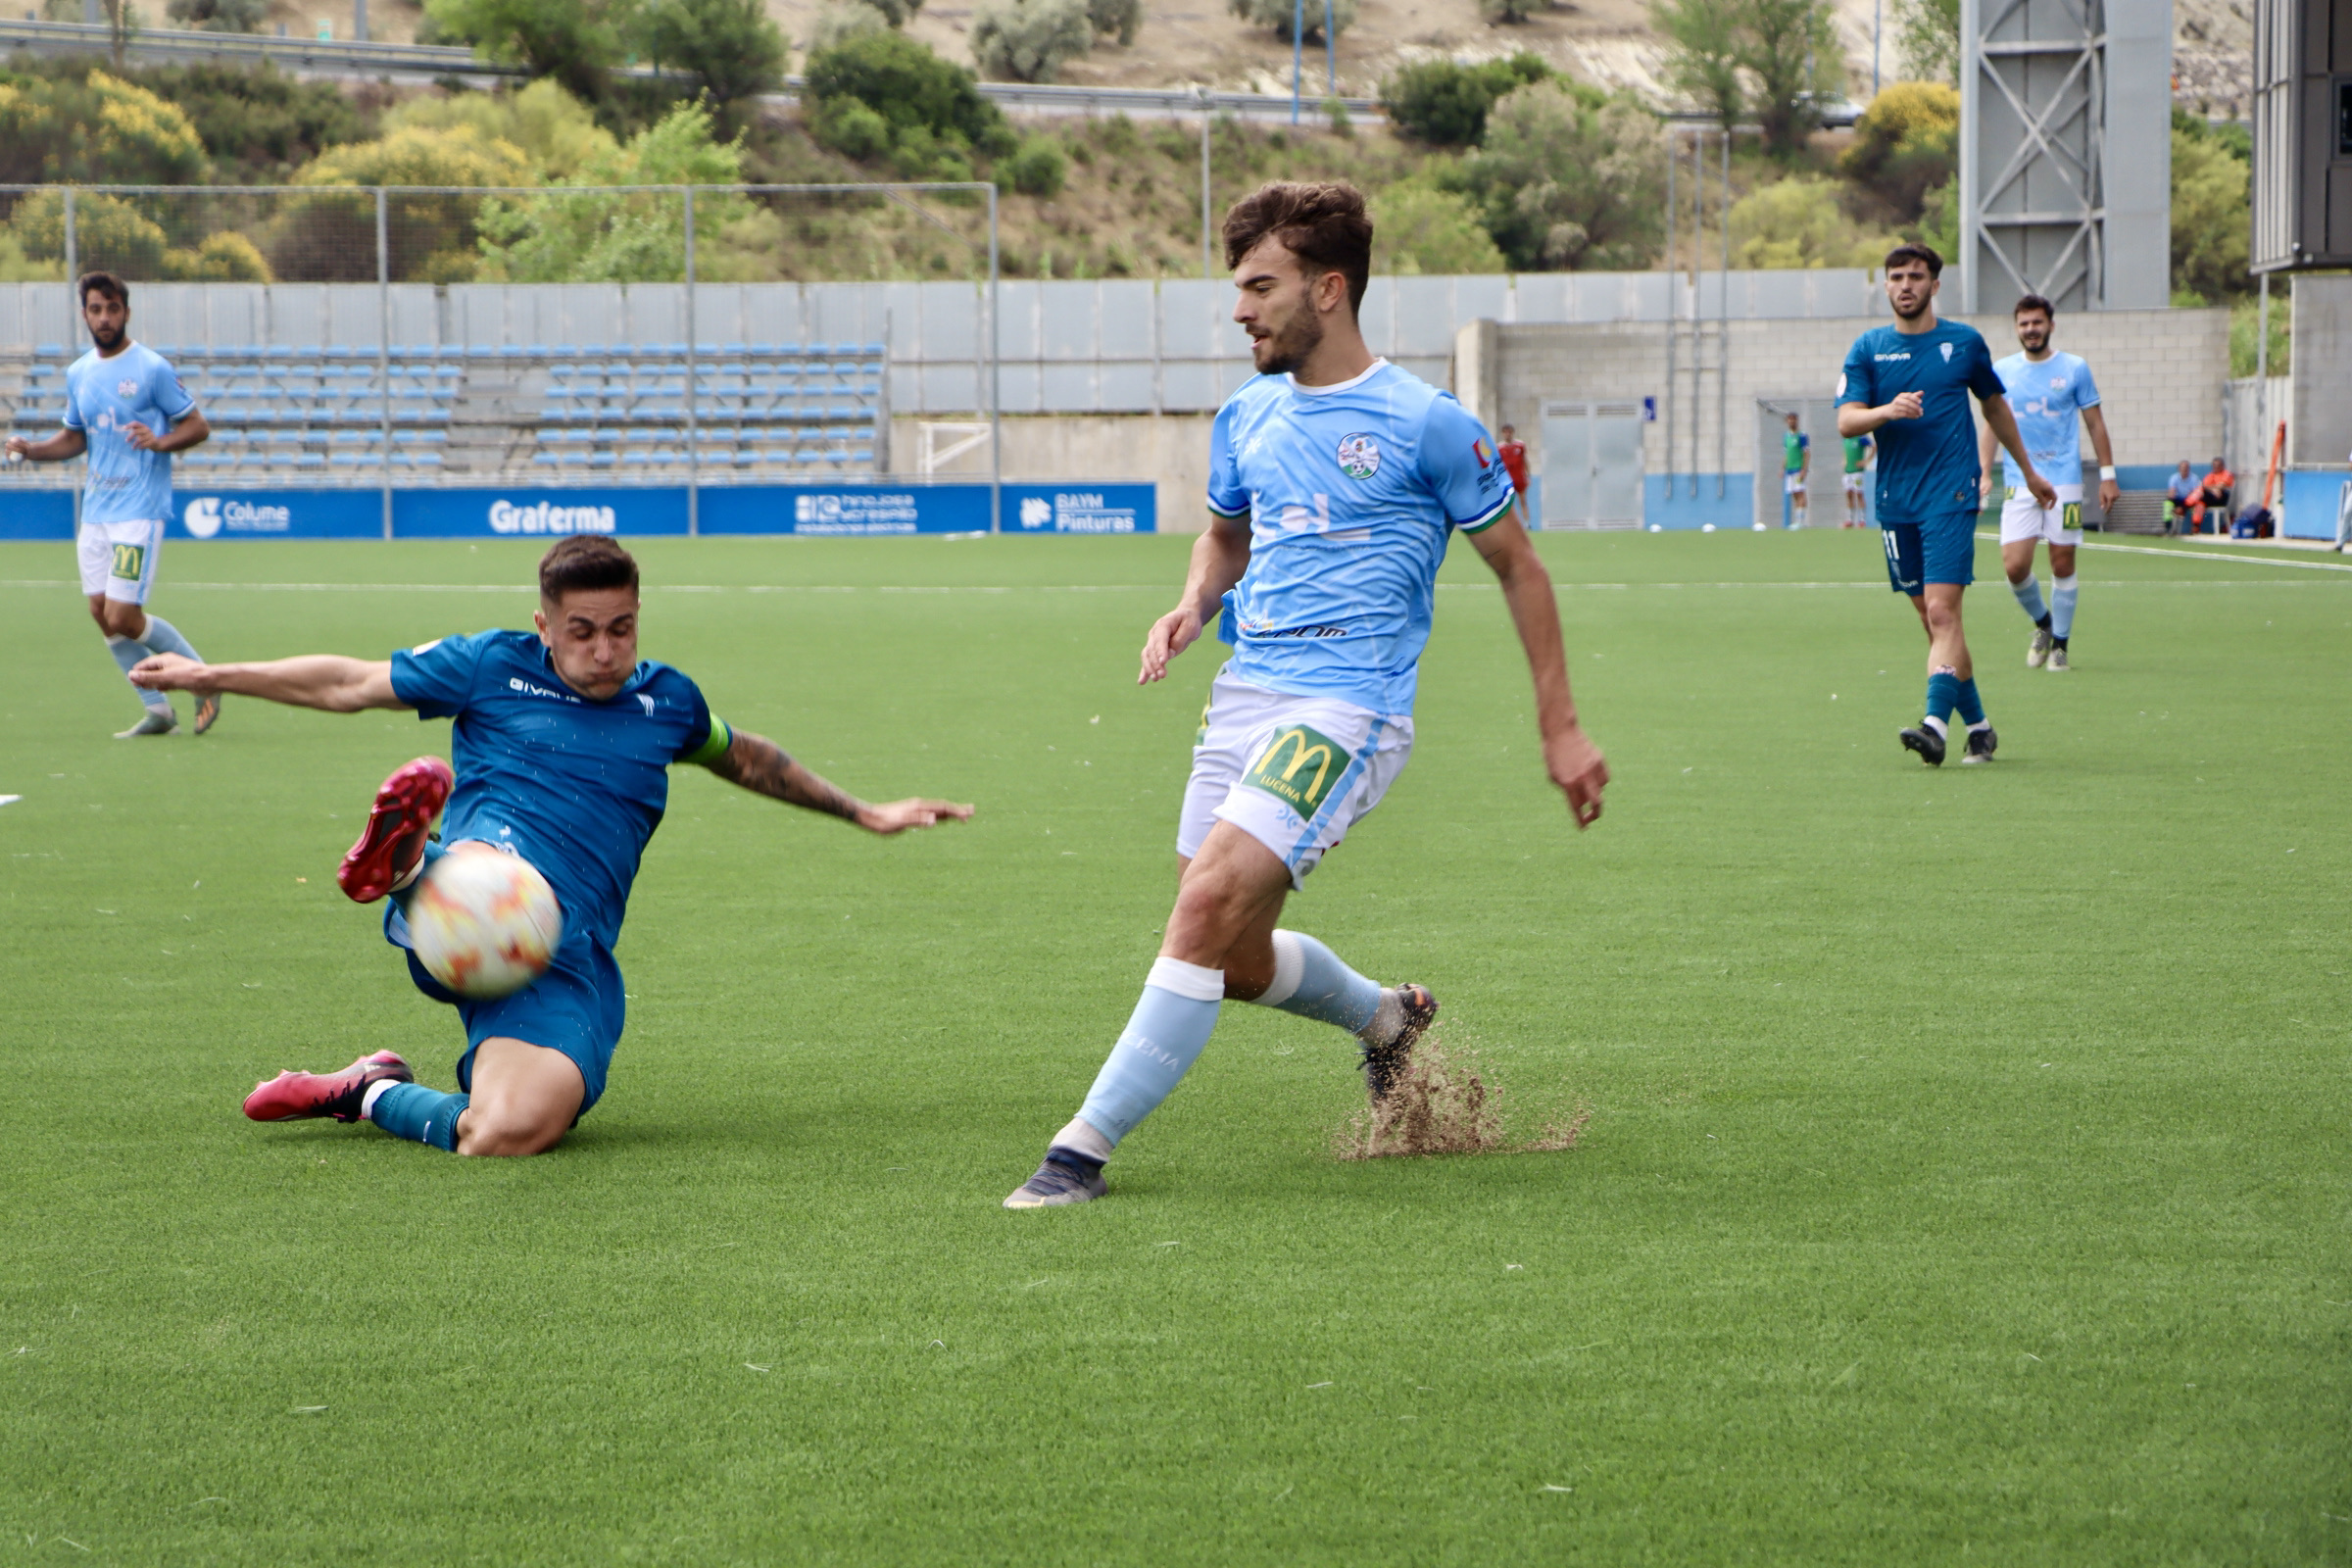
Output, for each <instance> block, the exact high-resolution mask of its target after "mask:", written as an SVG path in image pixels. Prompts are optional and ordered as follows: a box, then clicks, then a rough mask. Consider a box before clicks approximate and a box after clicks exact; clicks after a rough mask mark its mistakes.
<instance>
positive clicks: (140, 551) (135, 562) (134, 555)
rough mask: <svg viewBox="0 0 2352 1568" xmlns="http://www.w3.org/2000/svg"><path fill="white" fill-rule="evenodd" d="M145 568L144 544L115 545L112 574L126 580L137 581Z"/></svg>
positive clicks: (145, 550) (145, 552) (145, 549)
mask: <svg viewBox="0 0 2352 1568" xmlns="http://www.w3.org/2000/svg"><path fill="white" fill-rule="evenodd" d="M146 569H147V547H146V546H145V545H117V546H115V567H114V574H115V575H116V576H118V577H121V578H123V580H125V581H127V582H137V581H138V580H139V577H140V575H141V574H142V573H144V572H145V571H146Z"/></svg>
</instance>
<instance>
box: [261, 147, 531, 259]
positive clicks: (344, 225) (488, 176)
mask: <svg viewBox="0 0 2352 1568" xmlns="http://www.w3.org/2000/svg"><path fill="white" fill-rule="evenodd" d="M535 182H536V181H535V178H534V176H533V173H532V170H531V163H530V158H529V156H528V155H527V154H525V153H524V152H523V150H522V149H521V148H519V147H517V146H515V144H514V143H513V142H510V141H506V140H504V139H502V138H498V137H491V136H485V135H483V134H482V133H481V131H479V130H478V129H476V128H475V127H474V126H472V125H469V124H460V125H451V126H448V127H447V128H440V129H436V128H433V127H430V126H425V125H403V126H400V127H398V128H397V129H394V130H393V131H391V132H390V133H388V134H386V135H383V136H380V137H378V138H376V139H375V140H373V141H364V142H354V143H352V144H351V145H349V146H347V147H331V148H329V149H327V150H326V151H325V152H323V153H320V154H319V156H318V157H317V158H314V159H312V160H311V161H310V162H309V163H308V164H305V165H304V166H303V167H302V168H301V169H299V170H297V171H295V173H294V183H295V184H296V185H297V186H307V187H310V190H309V192H308V193H307V194H305V195H304V196H302V197H301V198H300V199H298V200H296V201H294V202H292V203H289V204H287V205H286V206H284V207H282V208H281V209H280V210H279V211H278V212H277V213H276V214H275V215H274V217H273V218H272V219H271V221H270V226H269V228H268V229H267V231H265V232H264V234H263V235H262V246H263V249H264V251H265V252H266V253H267V254H268V255H269V257H270V266H271V267H272V268H273V269H274V270H276V272H277V274H278V275H279V276H280V277H288V276H291V277H297V278H302V279H305V280H317V281H327V282H334V281H349V282H361V281H367V280H370V279H372V278H373V277H374V276H375V198H374V196H373V195H372V194H371V193H368V192H367V191H365V190H355V191H351V192H349V193H348V194H343V193H339V192H337V191H336V190H335V189H334V188H333V187H337V186H362V187H365V186H369V185H396V186H397V185H460V186H466V185H528V184H533V183H535ZM482 207H483V201H482V198H480V197H478V196H466V195H450V194H443V193H438V192H436V193H432V194H427V193H424V192H421V191H419V192H417V193H414V194H406V193H402V192H399V191H395V192H393V194H392V197H391V202H390V208H389V216H390V220H391V221H390V223H389V225H388V227H387V232H386V237H387V239H388V241H389V244H390V249H391V255H390V258H389V260H390V262H391V268H392V276H393V278H394V279H395V280H413V281H417V282H433V283H453V282H464V281H466V280H467V279H469V278H471V277H472V276H473V275H474V270H475V269H476V267H477V265H478V262H479V252H478V251H477V249H476V248H475V235H476V226H475V225H476V222H477V219H478V215H479V214H480V212H481V210H482Z"/></svg>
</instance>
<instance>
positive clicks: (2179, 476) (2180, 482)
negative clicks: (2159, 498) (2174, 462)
mask: <svg viewBox="0 0 2352 1568" xmlns="http://www.w3.org/2000/svg"><path fill="white" fill-rule="evenodd" d="M2196 496H2197V480H2196V476H2195V475H2194V474H2192V473H2190V472H2189V471H2188V460H2187V459H2186V458H2182V459H2181V460H2180V471H2179V472H2177V473H2175V474H2174V475H2173V476H2172V478H2171V479H2170V480H2169V481H2168V482H2167V483H2166V484H2165V487H2164V520H2165V522H2166V524H2167V525H2168V531H2171V532H2175V533H2178V532H2180V531H2181V529H2182V525H2183V524H2184V523H2185V522H2186V521H2187V519H2188V513H2189V506H2190V504H2191V503H2192V502H2194V501H2195V500H2196Z"/></svg>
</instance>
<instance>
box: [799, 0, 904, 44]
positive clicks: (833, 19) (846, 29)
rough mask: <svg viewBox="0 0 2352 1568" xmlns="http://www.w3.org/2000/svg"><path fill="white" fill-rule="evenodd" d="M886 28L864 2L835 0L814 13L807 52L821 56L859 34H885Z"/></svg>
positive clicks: (887, 24) (886, 22) (884, 20)
mask: <svg viewBox="0 0 2352 1568" xmlns="http://www.w3.org/2000/svg"><path fill="white" fill-rule="evenodd" d="M890 26H891V21H890V19H889V18H888V17H886V16H884V15H883V14H882V13H881V11H879V10H878V9H876V8H875V7H873V6H869V5H867V4H866V3H865V0H838V3H836V4H833V5H828V6H826V7H825V8H824V9H823V10H822V11H819V12H818V13H817V14H816V25H815V26H813V27H811V28H810V29H809V53H810V54H821V53H823V52H824V51H825V50H828V49H833V48H837V47H839V46H840V45H842V44H845V43H848V42H849V41H850V40H851V39H852V38H855V37H857V36H858V34H859V33H862V32H885V31H888V30H889V28H890Z"/></svg>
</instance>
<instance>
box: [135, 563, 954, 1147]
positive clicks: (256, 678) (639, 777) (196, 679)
mask: <svg viewBox="0 0 2352 1568" xmlns="http://www.w3.org/2000/svg"><path fill="white" fill-rule="evenodd" d="M637 610H638V599H637V563H636V562H635V561H634V560H633V559H631V557H630V556H629V553H628V552H627V551H625V550H623V549H621V547H620V546H619V545H617V544H615V543H614V542H613V541H612V540H611V539H606V538H602V537H598V536H595V535H576V536H574V537H572V538H568V539H565V540H564V541H562V542H561V543H559V544H558V545H557V546H556V547H555V548H554V549H552V550H550V551H549V552H548V553H547V555H546V557H545V558H544V559H543V560H542V561H541V562H540V564H539V610H538V613H536V614H535V615H533V617H532V620H533V623H534V625H535V627H536V631H535V633H534V632H522V631H485V632H476V633H474V634H473V635H472V636H468V637H445V638H442V639H441V640H440V641H438V642H431V643H426V644H424V645H423V646H422V647H420V648H415V649H411V650H410V651H408V652H406V653H400V654H394V655H393V656H392V657H391V658H390V659H389V660H384V661H380V662H368V661H366V660H358V659H345V658H341V657H338V656H336V655H331V654H314V655H310V656H307V657H303V658H298V659H280V660H276V661H273V662H269V663H261V664H201V663H197V662H194V661H192V660H188V659H184V658H181V657H179V656H177V655H158V656H157V657H155V658H153V659H150V660H148V661H146V662H143V663H141V664H140V665H139V666H138V667H137V669H136V671H135V672H134V677H133V678H134V679H136V680H137V681H138V682H139V684H141V685H143V686H150V687H153V688H155V689H157V690H164V691H190V692H196V693H199V694H211V693H216V692H234V693H237V694H239V695H240V696H247V697H261V698H267V699H269V700H270V701H271V702H277V703H286V704H290V705H292V706H294V707H298V708H318V709H324V710H326V711H330V712H341V713H349V712H358V711H362V710H365V709H371V708H392V709H399V708H409V709H415V710H416V711H417V716H418V717H420V718H451V719H455V720H456V723H455V725H454V726H453V727H452V730H451V742H452V748H451V749H452V755H453V756H454V757H455V758H456V760H457V767H456V769H455V772H454V774H453V772H452V769H451V767H450V765H449V764H448V763H446V762H444V761H442V760H440V759H439V758H437V757H420V758H418V759H417V760H415V761H413V762H410V763H408V764H406V765H404V766H403V767H401V768H400V769H398V770H397V771H395V772H394V773H393V775H392V776H391V777H390V778H388V779H386V780H385V781H384V784H383V787H382V788H381V789H380V790H378V791H377V792H376V798H375V807H374V809H373V810H372V811H371V812H370V813H369V815H368V827H367V830H366V831H365V832H364V833H362V834H361V836H360V841H359V843H357V844H356V845H354V846H353V847H352V850H351V853H350V854H349V855H347V856H345V857H344V859H343V864H342V866H341V868H340V869H339V870H337V872H336V873H335V880H336V881H337V882H338V883H340V884H341V885H342V888H343V891H344V892H345V893H346V894H348V895H350V897H351V898H352V899H353V900H355V901H356V902H358V903H361V904H371V903H373V902H375V901H376V900H377V899H381V898H383V897H385V896H386V895H387V894H389V895H390V896H391V899H392V905H391V907H389V908H387V909H386V910H385V912H384V935H385V937H386V939H387V940H388V941H390V942H391V943H392V944H393V945H394V946H395V947H399V948H403V949H407V948H408V947H409V943H408V941H407V937H408V924H407V921H406V919H405V918H404V917H403V912H402V911H403V907H404V905H405V903H406V898H405V895H406V894H407V893H408V891H409V890H410V889H412V888H414V887H415V886H416V885H417V878H418V877H419V876H420V875H422V874H423V871H424V868H425V866H426V865H427V864H428V863H429V862H430V860H431V859H432V858H435V857H437V856H439V855H441V854H443V853H454V854H496V853H499V852H501V851H504V852H505V853H507V854H511V855H517V856H520V857H521V858H523V859H525V860H527V861H529V862H530V863H531V864H532V865H534V866H536V867H537V868H538V869H539V871H540V873H541V874H542V875H544V876H545V877H546V878H547V880H548V883H549V885H550V886H552V887H553V888H554V889H555V892H556V897H557V899H558V901H559V902H560V903H561V904H562V905H563V907H564V936H563V941H562V943H561V945H560V946H559V947H558V948H557V951H556V955H555V960H554V962H553V963H552V964H551V965H550V966H549V968H548V971H547V972H546V973H545V974H543V975H541V976H540V977H539V979H538V980H536V981H535V982H533V983H532V984H531V985H529V986H526V987H524V988H523V989H522V990H520V991H517V992H515V994H514V995H513V996H509V997H502V998H500V999H498V1000H497V1001H493V1002H477V1001H472V1000H468V999H465V998H461V997H458V996H456V995H454V994H452V993H451V992H449V991H446V990H444V989H443V988H442V987H441V986H440V985H439V984H438V983H437V982H436V981H434V980H433V978H432V977H431V976H430V975H428V974H427V973H425V971H424V967H423V965H421V964H420V963H418V962H417V956H416V954H415V953H414V952H410V953H409V954H408V961H409V972H410V975H411V976H412V978H414V979H415V980H416V982H417V988H418V989H419V990H421V991H423V992H424V993H425V995H427V996H429V997H431V998H432V999H433V1000H434V1001H436V1002H446V1003H450V1004H453V1005H456V1006H457V1008H458V1011H459V1014H460V1016H461V1017H463V1018H464V1020H465V1024H466V1054H464V1055H463V1056H462V1057H460V1058H459V1061H458V1085H459V1089H460V1091H461V1092H460V1093H458V1094H454V1095H445V1094H440V1093H437V1092H436V1091H433V1090H430V1089H427V1088H425V1087H423V1086H422V1085H421V1084H418V1083H416V1082H415V1081H414V1075H413V1074H412V1073H411V1072H410V1071H409V1066H408V1063H407V1062H405V1061H403V1060H402V1059H401V1058H400V1057H399V1056H398V1055H397V1054H393V1053H392V1052H389V1051H380V1052H377V1053H375V1054H373V1055H369V1056H363V1057H361V1058H360V1059H359V1060H358V1061H355V1062H353V1063H352V1064H351V1065H350V1066H348V1067H346V1068H344V1069H343V1070H342V1071H340V1072H335V1073H307V1072H287V1073H280V1074H279V1075H278V1076H277V1077H276V1078H274V1079H271V1080H270V1081H269V1082H266V1083H264V1084H261V1085H260V1086H258V1087H257V1088H256V1089H255V1090H254V1092H253V1093H252V1095H250V1096H249V1097H247V1099H246V1102H245V1113H246V1114H247V1115H248V1116H251V1117H253V1118H254V1119H255V1120H256V1121H283V1120H287V1119H289V1118H292V1117H299V1116H332V1117H334V1118H335V1119H336V1120H337V1121H372V1122H374V1123H375V1124H376V1125H377V1126H378V1127H380V1128H382V1129H383V1130H384V1131H386V1132H388V1133H392V1134H394V1135H395V1136H398V1137H402V1138H408V1139H412V1140H414V1141H416V1142H417V1143H420V1144H431V1145H432V1146H433V1147H434V1148H436V1149H444V1150H448V1151H450V1152H455V1153H460V1154H536V1153H540V1152H544V1151H546V1150H548V1149H552V1148H553V1147H555V1145H556V1143H557V1142H558V1141H559V1140H561V1139H562V1138H563V1136H564V1132H565V1130H566V1129H568V1128H569V1127H570V1126H571V1125H572V1123H573V1122H575V1121H577V1120H578V1119H579V1118H580V1117H581V1116H582V1115H584V1114H586V1113H587V1111H588V1108H589V1107H590V1106H592V1105H594V1104H595V1103H596V1102H597V1098H598V1097H599V1096H600V1095H602V1094H603V1093H604V1090H605V1074H606V1070H607V1068H608V1067H609V1066H610V1065H611V1063H612V1060H613V1048H614V1047H615V1046H616V1045H618V1044H619V1041H620V1033H621V1026H622V1023H623V1014H624V1009H625V1002H624V998H623V993H622V991H621V978H620V968H619V965H618V964H616V963H615V962H614V961H613V946H614V944H615V943H617V942H618V941H619V939H620V922H621V917H622V915H623V914H624V913H625V912H626V910H627V907H628V899H629V887H630V885H631V883H633V882H634V881H635V880H636V876H637V864H638V860H639V858H641V857H642V856H643V855H644V853H645V846H646V842H647V841H648V840H649V839H651V838H652V837H653V835H654V829H655V828H657V827H659V826H660V825H661V822H662V811H663V809H664V808H665V807H666V805H667V803H668V795H669V775H668V769H669V766H670V764H671V763H673V762H692V763H696V764H698V765H700V766H703V767H707V768H709V769H710V770H711V772H713V773H716V774H717V775H718V776H719V777H721V778H724V779H727V780H729V781H731V782H733V783H736V784H740V785H742V786H743V787H744V788H745V789H748V790H754V791H757V792H759V793H760V794H762V795H767V796H772V797H774V798H775V799H777V800H780V801H785V802H788V803H790V804H791V805H794V806H804V807H808V808H809V809H812V810H819V811H828V812H830V813H832V814H833V815H835V816H840V817H845V818H847V819H848V820H850V821H852V822H855V823H857V824H858V826H860V827H862V828H865V829H867V830H869V831H871V832H874V833H885V834H887V833H897V832H901V831H903V830H905V829H907V828H911V827H930V826H932V825H933V824H934V823H937V822H939V821H942V820H945V819H953V820H956V821H961V820H963V819H964V818H966V817H969V816H970V815H971V814H972V809H971V808H970V807H968V806H957V805H954V804H952V803H950V802H947V801H929V800H905V801H898V802H894V803H892V804H890V805H887V806H868V805H866V804H865V803H864V802H862V801H858V800H857V799H855V798H853V797H851V796H849V795H847V794H844V793H843V792H842V791H841V790H838V789H836V788H835V787H834V786H832V785H831V784H828V783H826V782H825V781H824V780H823V779H821V778H818V777H817V776H816V775H815V774H813V773H811V772H809V770H808V769H807V768H805V767H803V766H801V764H800V763H798V762H796V761H794V760H792V759H791V758H789V757H787V756H786V755H784V753H783V752H782V751H780V750H778V749H777V747H776V745H775V743H774V742H772V741H768V740H765V739H762V738H761V737H760V736H758V735H754V734H752V733H750V732H749V731H747V730H738V729H733V728H730V727H729V726H728V724H727V723H726V721H725V720H724V719H721V718H718V717H716V716H714V715H713V714H712V713H711V710H710V708H709V706H708V705H707V704H705V703H704V701H703V694H702V692H701V690H700V689H698V688H697V687H696V685H695V684H694V682H693V681H692V680H689V679H688V678H687V677H686V676H685V675H683V674H681V673H679V672H678V671H677V670H675V669H672V668H670V667H669V666H668V665H667V664H660V663H655V662H651V661H646V662H640V661H639V660H638V658H637ZM444 806H446V807H447V814H446V816H445V817H444V820H443V825H442V833H441V838H442V840H443V842H444V843H445V844H446V845H447V850H446V851H445V850H444V848H443V844H436V843H433V842H432V841H431V833H430V830H431V827H432V822H433V818H434V817H435V816H437V815H442V813H443V808H444Z"/></svg>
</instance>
